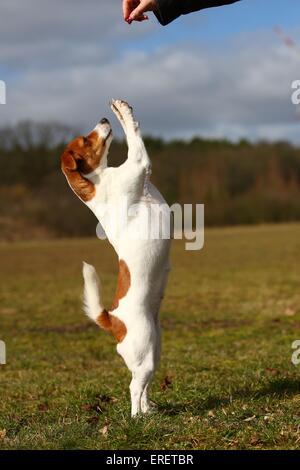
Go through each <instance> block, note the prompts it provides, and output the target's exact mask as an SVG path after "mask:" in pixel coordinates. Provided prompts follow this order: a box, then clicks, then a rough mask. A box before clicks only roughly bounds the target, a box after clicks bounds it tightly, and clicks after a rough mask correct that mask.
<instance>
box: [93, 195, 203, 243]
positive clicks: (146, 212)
mask: <svg viewBox="0 0 300 470" xmlns="http://www.w3.org/2000/svg"><path fill="white" fill-rule="evenodd" d="M96 212H97V214H96V215H97V217H98V219H99V220H100V221H101V223H99V224H98V225H97V230H96V233H97V237H98V238H100V239H101V240H104V239H106V238H109V240H111V241H113V240H118V239H122V240H124V239H126V240H128V241H132V242H134V241H138V240H159V239H161V240H168V239H175V240H182V239H185V240H186V243H185V249H186V250H201V249H202V248H203V246H204V205H203V204H194V205H193V204H183V205H180V204H178V203H176V204H173V205H172V206H171V207H169V206H168V205H167V204H162V203H153V202H152V199H151V198H150V199H149V201H147V197H145V200H144V201H142V202H139V203H137V204H129V202H128V198H127V197H126V196H124V197H120V198H119V199H118V200H117V201H116V202H114V203H103V204H97V211H96Z"/></svg>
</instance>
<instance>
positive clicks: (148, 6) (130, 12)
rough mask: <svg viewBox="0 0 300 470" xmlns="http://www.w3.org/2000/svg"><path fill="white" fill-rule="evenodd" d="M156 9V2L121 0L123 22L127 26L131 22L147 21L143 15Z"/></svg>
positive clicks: (150, 0)
mask: <svg viewBox="0 0 300 470" xmlns="http://www.w3.org/2000/svg"><path fill="white" fill-rule="evenodd" d="M156 8H157V0H123V15H124V20H125V21H127V23H128V24H131V23H132V22H133V21H145V20H148V19H149V18H148V16H147V15H145V12H147V11H154V10H156Z"/></svg>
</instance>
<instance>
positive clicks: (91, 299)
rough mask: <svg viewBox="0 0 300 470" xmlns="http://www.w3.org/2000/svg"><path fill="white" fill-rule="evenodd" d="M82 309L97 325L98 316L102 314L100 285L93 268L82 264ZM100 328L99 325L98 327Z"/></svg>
mask: <svg viewBox="0 0 300 470" xmlns="http://www.w3.org/2000/svg"><path fill="white" fill-rule="evenodd" d="M83 279H84V291H83V308H84V311H85V313H86V314H87V316H88V317H89V318H90V319H91V320H93V321H94V322H95V323H97V325H99V316H100V315H101V313H102V312H104V310H105V309H104V306H103V302H102V298H101V284H100V280H99V278H98V276H97V273H96V270H95V268H94V266H91V265H90V264H87V263H83ZM99 326H100V325H99Z"/></svg>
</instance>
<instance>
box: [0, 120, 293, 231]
mask: <svg viewBox="0 0 300 470" xmlns="http://www.w3.org/2000/svg"><path fill="white" fill-rule="evenodd" d="M76 134H77V131H76V129H71V128H68V127H67V126H62V125H60V124H57V123H47V124H36V123H33V122H22V123H19V124H18V125H16V126H15V127H5V128H2V129H0V175H1V179H0V237H1V238H7V239H14V238H32V237H34V236H40V235H43V236H89V235H94V234H95V226H96V220H95V218H94V216H93V214H91V213H89V211H88V209H87V208H86V207H85V206H84V205H83V204H82V203H81V202H80V201H79V200H78V199H77V198H76V197H75V196H74V195H73V193H72V192H71V190H70V188H69V187H68V185H67V183H66V181H65V178H64V176H63V175H62V174H61V170H60V155H61V154H62V152H63V149H64V147H65V145H66V143H67V142H68V141H69V140H70V139H71V138H72V137H73V136H74V135H76ZM145 143H146V146H147V150H148V152H149V155H150V157H151V160H152V162H153V176H152V180H153V182H154V183H155V184H156V185H157V186H158V188H159V190H160V191H161V193H162V194H163V195H164V197H165V198H166V200H167V202H168V203H170V204H173V203H175V202H179V203H181V204H184V203H194V204H195V203H202V204H205V224H206V225H207V226H223V225H237V224H257V223H268V222H287V221H297V220H300V148H298V147H295V146H293V145H291V144H290V143H288V142H276V143H268V142H258V143H250V142H248V141H246V140H241V141H240V142H238V143H232V142H229V141H227V140H208V139H203V138H200V137H199V138H194V139H192V140H190V141H181V140H172V141H164V140H163V139H155V138H151V137H146V138H145ZM126 153H127V149H126V144H125V142H122V141H117V140H115V141H114V142H113V144H112V146H111V150H110V154H109V164H110V165H112V166H117V165H119V164H121V163H122V162H123V161H124V160H125V158H126Z"/></svg>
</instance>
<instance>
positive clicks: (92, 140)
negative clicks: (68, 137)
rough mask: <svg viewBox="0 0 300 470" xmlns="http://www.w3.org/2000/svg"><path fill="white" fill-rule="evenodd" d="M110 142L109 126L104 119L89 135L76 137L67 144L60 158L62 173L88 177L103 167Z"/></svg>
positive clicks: (110, 131) (110, 132)
mask: <svg viewBox="0 0 300 470" xmlns="http://www.w3.org/2000/svg"><path fill="white" fill-rule="evenodd" d="M111 141H112V130H111V125H110V123H109V121H108V120H107V119H106V118H104V119H102V120H101V121H100V122H99V124H97V126H96V127H95V128H94V129H93V130H92V132H91V133H90V134H89V135H87V136H80V137H76V139H74V140H72V142H70V143H69V145H68V146H67V148H66V150H65V151H64V153H63V155H62V157H61V164H62V171H63V172H64V173H65V174H66V173H69V172H70V171H78V172H79V173H81V174H82V175H88V174H89V173H92V172H93V171H95V170H97V169H98V168H99V167H101V166H103V167H105V166H106V156H107V153H108V150H109V147H110V144H111Z"/></svg>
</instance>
